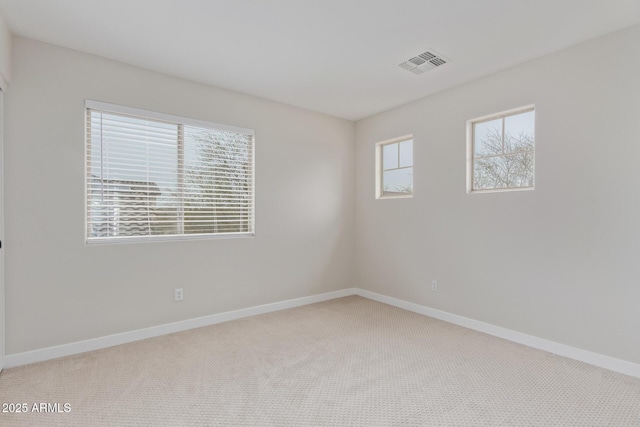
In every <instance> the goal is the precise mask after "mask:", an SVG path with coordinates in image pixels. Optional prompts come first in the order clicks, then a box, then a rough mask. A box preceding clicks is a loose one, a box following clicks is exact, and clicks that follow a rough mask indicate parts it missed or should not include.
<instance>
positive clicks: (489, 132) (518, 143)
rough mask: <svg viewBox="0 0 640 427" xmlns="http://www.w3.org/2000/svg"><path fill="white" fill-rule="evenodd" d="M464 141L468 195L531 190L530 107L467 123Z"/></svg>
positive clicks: (532, 136)
mask: <svg viewBox="0 0 640 427" xmlns="http://www.w3.org/2000/svg"><path fill="white" fill-rule="evenodd" d="M467 138H468V140H467V153H468V154H467V157H468V160H467V163H468V166H467V192H476V191H501V190H527V189H533V186H534V178H535V162H534V160H535V110H534V107H533V106H529V107H524V108H519V109H517V110H511V111H507V112H503V113H498V114H493V115H491V116H486V117H481V118H478V119H474V120H469V121H468V122H467Z"/></svg>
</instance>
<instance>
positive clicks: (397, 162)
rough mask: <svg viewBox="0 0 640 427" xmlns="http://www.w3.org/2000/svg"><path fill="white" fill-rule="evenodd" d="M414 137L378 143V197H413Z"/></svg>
mask: <svg viewBox="0 0 640 427" xmlns="http://www.w3.org/2000/svg"><path fill="white" fill-rule="evenodd" d="M412 195H413V137H411V136H408V137H403V138H398V139H394V140H390V141H384V142H380V143H378V144H376V197H377V198H379V199H380V198H393V197H412Z"/></svg>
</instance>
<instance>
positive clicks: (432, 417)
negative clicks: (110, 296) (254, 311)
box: [0, 296, 640, 427]
mask: <svg viewBox="0 0 640 427" xmlns="http://www.w3.org/2000/svg"><path fill="white" fill-rule="evenodd" d="M0 402H3V403H27V404H28V406H29V410H31V409H32V405H33V404H34V403H41V402H42V403H58V404H59V407H60V408H61V410H64V404H65V403H68V404H69V405H70V410H71V411H70V412H67V413H64V412H63V413H40V412H38V413H34V412H31V413H26V414H25V413H20V414H8V413H0V425H2V426H14V425H16V426H72V425H77V426H93V425H102V426H134V425H135V426H182V425H213V426H556V425H558V426H559V425H562V426H581V427H584V426H634V427H638V426H640V379H637V378H633V377H629V376H625V375H621V374H617V373H614V372H611V371H607V370H604V369H600V368H597V367H594V366H591V365H587V364H584V363H580V362H576V361H573V360H569V359H566V358H563V357H559V356H555V355H552V354H549V353H546V352H543V351H539V350H535V349H532V348H529V347H525V346H522V345H519V344H514V343H512V342H509V341H505V340H502V339H499V338H495V337H493V336H490V335H485V334H482V333H479V332H475V331H472V330H469V329H465V328H462V327H459V326H454V325H451V324H448V323H445V322H442V321H439V320H435V319H431V318H428V317H424V316H421V315H418V314H415V313H411V312H408V311H404V310H401V309H398V308H395V307H391V306H388V305H385V304H381V303H378V302H374V301H370V300H367V299H364V298H361V297H355V296H354V297H347V298H341V299H337V300H332V301H328V302H324V303H319V304H313V305H309V306H305V307H300V308H295V309H290V310H285V311H280V312H276V313H270V314H265V315H260V316H255V317H251V318H246V319H241V320H236V321H232V322H228V323H224V324H219V325H214V326H209V327H205V328H200V329H194V330H191V331H187V332H181V333H177V334H172V335H167V336H163V337H158V338H152V339H148V340H145V341H140V342H136V343H131V344H126V345H121V346H116V347H111V348H108V349H104V350H99V351H94V352H91V353H85V354H81V355H76V356H71V357H66V358H62V359H57V360H52V361H48V362H42V363H38V364H33V365H29V366H23V367H17V368H13V369H7V370H6V371H3V372H2V373H1V374H0Z"/></svg>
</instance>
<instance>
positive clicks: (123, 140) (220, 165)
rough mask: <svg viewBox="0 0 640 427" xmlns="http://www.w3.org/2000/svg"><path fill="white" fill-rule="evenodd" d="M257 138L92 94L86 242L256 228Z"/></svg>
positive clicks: (88, 114) (88, 122) (88, 118)
mask: <svg viewBox="0 0 640 427" xmlns="http://www.w3.org/2000/svg"><path fill="white" fill-rule="evenodd" d="M253 137H254V133H253V131H252V130H248V129H240V128H235V127H231V126H225V125H218V124H214V123H208V122H201V121H198V120H192V119H187V118H183V117H175V116H169V115H165V114H161V113H154V112H149V111H143V110H137V109H132V108H127V107H122V106H117V105H111V104H105V103H101V102H96V101H87V102H86V202H87V203H86V218H87V223H86V231H87V242H91V243H92V242H105V241H108V242H113V241H128V240H140V239H144V240H162V239H185V238H198V237H200V238H202V237H213V236H219V237H221V236H251V235H253V231H254V215H253V212H254V183H253V175H254V173H253V164H254V161H253V143H254V141H253V139H254V138H253Z"/></svg>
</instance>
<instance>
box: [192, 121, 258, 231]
mask: <svg viewBox="0 0 640 427" xmlns="http://www.w3.org/2000/svg"><path fill="white" fill-rule="evenodd" d="M250 143H251V141H250V137H249V136H247V135H242V134H238V133H234V132H225V131H220V130H212V129H203V128H197V127H190V126H185V150H184V161H185V211H184V233H185V234H199V233H233V232H246V231H249V221H248V219H249V214H250V209H251V181H250V179H251V173H250V167H251V157H250V152H249V147H250V146H251V145H250ZM214 195H215V197H214Z"/></svg>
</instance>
